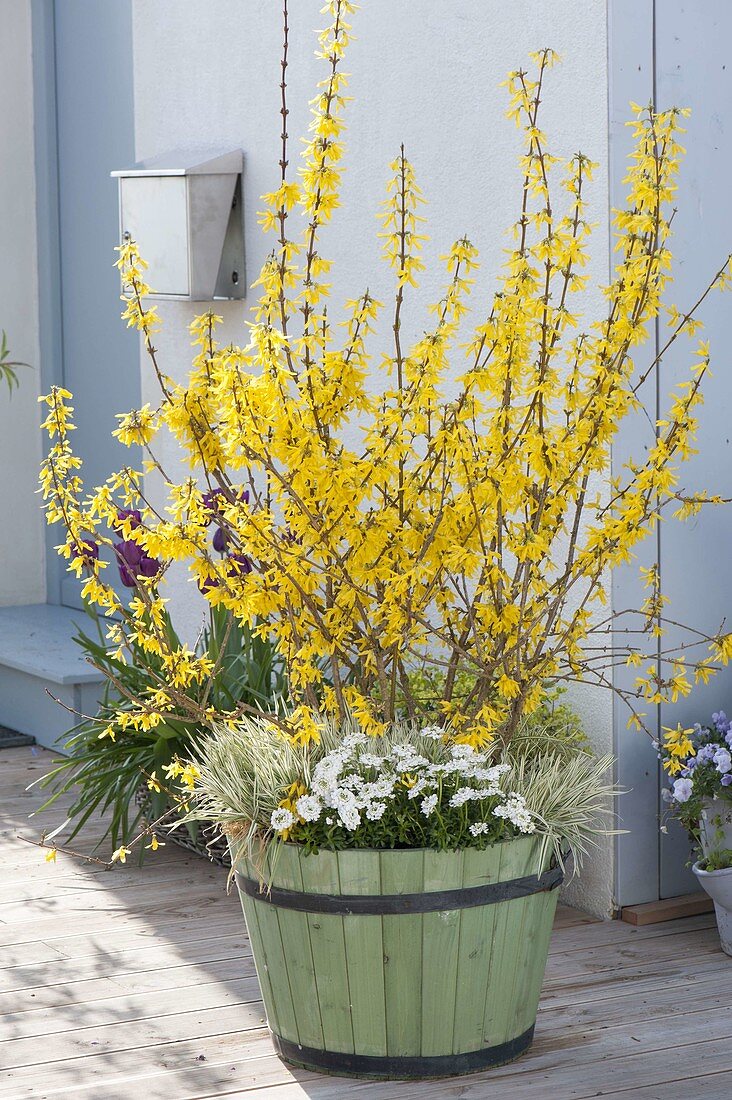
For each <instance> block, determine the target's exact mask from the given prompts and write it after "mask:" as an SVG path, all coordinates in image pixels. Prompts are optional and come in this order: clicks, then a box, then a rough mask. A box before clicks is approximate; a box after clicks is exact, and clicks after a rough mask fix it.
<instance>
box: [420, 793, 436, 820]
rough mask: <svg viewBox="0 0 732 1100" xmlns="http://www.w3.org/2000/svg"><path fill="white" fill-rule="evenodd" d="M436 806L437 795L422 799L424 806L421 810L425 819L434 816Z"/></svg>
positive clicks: (429, 795)
mask: <svg viewBox="0 0 732 1100" xmlns="http://www.w3.org/2000/svg"><path fill="white" fill-rule="evenodd" d="M436 806H437V795H436V794H428V795H427V797H426V798H423V799H422V805H421V806H420V810H421V811H422V813H423V814H424V816H425V817H429V816H430V814H432V813H433V812H434V810H435V807H436Z"/></svg>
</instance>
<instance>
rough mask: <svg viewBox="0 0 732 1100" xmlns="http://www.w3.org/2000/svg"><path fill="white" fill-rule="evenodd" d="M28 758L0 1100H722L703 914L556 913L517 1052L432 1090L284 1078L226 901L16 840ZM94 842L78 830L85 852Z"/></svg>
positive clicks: (2, 998)
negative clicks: (610, 917)
mask: <svg viewBox="0 0 732 1100" xmlns="http://www.w3.org/2000/svg"><path fill="white" fill-rule="evenodd" d="M48 760H49V755H48V754H47V753H45V752H43V751H42V750H37V749H36V750H31V749H9V750H5V751H3V752H1V753H0V1100H19V1098H21V1097H66V1098H69V1100H77V1098H78V1100H138V1098H140V1100H194V1098H196V1100H204V1098H208V1097H211V1098H212V1097H224V1096H226V1097H253V1096H254V1095H259V1096H261V1095H262V1093H264V1094H265V1095H266V1097H267V1100H294V1098H306V1097H307V1098H311V1100H341V1098H342V1097H345V1096H351V1095H353V1097H354V1098H357V1100H361V1098H362V1097H363V1100H418V1098H419V1100H423V1098H424V1100H443V1098H456V1100H457V1098H460V1100H506V1098H507V1100H548V1098H549V1100H580V1098H585V1097H596V1096H603V1097H605V1098H606V1100H607V1098H612V1100H620V1098H625V1100H729V1098H730V1097H731V1096H732V1084H730V1082H731V1081H732V1075H731V1074H730V1071H731V1070H732V1043H731V1042H730V1038H731V1037H732V1011H730V1004H731V1003H732V959H729V958H727V957H726V956H725V955H723V954H722V952H721V951H720V949H719V944H718V940H717V936H716V931H715V930H714V928H713V918H712V917H711V916H700V917H693V918H690V919H687V920H678V921H673V922H670V923H668V924H662V925H655V926H649V927H645V928H638V929H636V928H632V927H630V926H628V925H624V924H620V923H617V922H613V923H602V922H597V921H593V920H591V919H590V918H588V917H585V916H583V915H582V914H579V913H576V912H573V911H572V910H568V909H564V910H562V911H561V912H560V915H559V917H558V920H557V925H556V929H555V934H554V940H553V943H552V949H551V955H550V958H549V966H548V971H547V976H546V981H545V985H544V993H543V998H542V1006H541V1011H540V1013H539V1022H538V1025H537V1036H536V1040H535V1042H534V1046H533V1048H532V1050H531V1051H530V1052H529V1054H528V1055H526V1056H525V1057H524V1058H523V1059H522V1060H521V1061H519V1062H517V1063H515V1064H514V1065H511V1066H506V1067H503V1068H501V1069H498V1070H494V1071H493V1072H491V1073H489V1074H478V1075H476V1076H471V1077H463V1078H456V1079H453V1080H449V1081H439V1082H434V1083H430V1084H426V1083H419V1084H413V1085H411V1084H404V1083H394V1084H384V1083H366V1082H358V1081H349V1080H344V1079H342V1078H334V1077H321V1076H318V1075H315V1074H309V1073H300V1072H291V1071H290V1070H288V1069H287V1068H286V1067H285V1066H284V1065H283V1064H282V1063H281V1062H280V1061H279V1060H278V1059H277V1058H276V1057H275V1056H274V1054H273V1052H272V1047H271V1044H270V1041H269V1038H268V1034H267V1030H266V1027H265V1024H264V1017H263V1009H262V1005H261V1002H260V1001H259V993H258V987H257V980H256V976H255V973H254V967H253V965H252V960H251V954H250V951H249V946H248V943H247V939H246V935H245V932H244V927H243V920H242V917H241V913H240V909H239V903H238V901H237V899H236V898H235V897H233V896H227V894H226V891H225V876H224V874H223V872H221V871H219V870H217V869H216V868H212V867H211V866H209V865H207V864H206V863H205V862H204V861H202V860H200V859H197V858H196V857H189V856H187V855H186V854H185V853H184V852H182V851H181V850H180V849H176V848H174V847H173V846H171V845H168V846H166V848H165V849H164V851H162V852H159V853H158V854H157V857H155V862H153V861H152V860H151V861H150V862H149V863H148V864H147V865H146V866H145V867H144V868H143V869H140V868H138V867H137V866H130V865H129V864H128V865H127V866H125V867H119V868H118V869H116V870H115V871H114V872H106V871H100V870H98V869H94V868H92V867H90V866H88V865H84V864H81V863H79V862H77V861H73V860H71V859H68V858H64V857H59V859H58V863H57V864H56V865H55V866H54V865H50V866H49V865H48V864H46V863H45V862H44V859H43V854H42V853H41V852H40V851H39V850H37V849H34V848H31V847H29V846H26V845H24V844H22V843H20V842H19V841H18V840H17V839H16V835H17V834H18V833H19V832H21V833H24V834H25V835H33V833H34V830H35V831H36V833H37V831H38V826H37V825H36V824H35V822H31V823H30V824H29V823H28V822H27V815H28V813H29V812H30V811H31V810H32V809H33V808H34V806H35V805H37V804H39V802H40V801H41V799H40V797H39V795H38V794H37V793H34V792H30V793H26V792H25V789H24V788H25V787H26V785H27V784H28V783H29V782H31V781H32V780H34V779H36V778H37V777H38V776H39V775H40V774H42V772H43V771H44V770H46V768H47V766H48ZM92 842H93V837H92V836H88V837H87V838H86V840H85V847H86V849H87V850H88V849H89V847H90V845H91V843H92Z"/></svg>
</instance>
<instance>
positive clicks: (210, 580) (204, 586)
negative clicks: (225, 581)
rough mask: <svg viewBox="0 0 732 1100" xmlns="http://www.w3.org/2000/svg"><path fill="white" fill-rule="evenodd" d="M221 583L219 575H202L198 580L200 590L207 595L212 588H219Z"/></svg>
mask: <svg viewBox="0 0 732 1100" xmlns="http://www.w3.org/2000/svg"><path fill="white" fill-rule="evenodd" d="M220 584H221V581H220V580H219V578H218V577H201V579H200V580H199V582H198V591H199V592H201V593H202V594H203V595H204V596H205V595H206V593H207V592H209V591H210V590H211V589H212V588H218V587H219V585H220Z"/></svg>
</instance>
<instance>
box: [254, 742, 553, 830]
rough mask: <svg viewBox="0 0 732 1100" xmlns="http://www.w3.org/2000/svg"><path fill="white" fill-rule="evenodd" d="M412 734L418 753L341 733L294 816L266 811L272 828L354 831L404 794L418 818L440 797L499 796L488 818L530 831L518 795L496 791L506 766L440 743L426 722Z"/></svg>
mask: <svg viewBox="0 0 732 1100" xmlns="http://www.w3.org/2000/svg"><path fill="white" fill-rule="evenodd" d="M418 736H419V740H420V746H421V747H422V748H423V751H419V748H417V747H416V746H415V745H414V744H410V743H409V742H408V741H401V742H400V741H397V742H396V743H394V742H391V741H387V740H386V739H384V741H383V742H382V743H381V744H380V743H379V741H378V740H375V739H374V738H373V737H368V736H367V735H366V734H363V733H354V734H350V735H349V736H347V737H344V739H343V741H342V742H341V744H340V745H339V746H338V748H337V749H334V750H332V751H331V752H329V753H327V755H325V756H324V757H323V758H322V759H321V760H319V761H318V763H317V764H316V765H315V768H314V769H313V773H312V776H311V779H310V783H309V793H308V794H303V795H301V796H300V797H299V798H298V800H297V802H296V803H295V809H296V814H297V816H296V814H294V813H292V811H291V810H289V809H286V808H284V807H280V808H278V809H276V810H275V811H274V812H273V814H272V817H271V825H272V828H273V829H274V831H275V832H279V833H284V832H286V831H287V830H288V829H290V828H292V826H293V825H294V824H295V822H296V821H297V820H298V819H299V820H300V821H304V822H316V821H319V820H321V819H323V820H324V821H325V823H326V824H327V825H332V824H335V823H338V824H339V825H341V826H343V828H345V829H347V830H349V832H354V831H355V830H356V829H357V828H358V827H359V825H360V824H361V823H362V822H363V821H364V819H365V820H366V821H378V820H380V819H381V818H382V817H383V816H384V814H385V813H386V811H387V809H388V805H389V802H392V801H395V800H396V798H397V797H402V798H403V797H404V795H405V794H406V797H407V798H408V799H410V800H414V799H419V812H420V813H421V814H422V815H423V816H424V817H425V818H429V817H431V816H432V815H433V814H435V813H436V812H438V806H439V804H440V802H441V800H442V801H443V804H444V805H445V806H446V807H451V808H452V809H456V808H459V807H461V806H464V805H465V804H466V803H469V802H483V801H484V800H486V799H489V798H490V799H499V801H498V802H497V803H496V804H495V805H494V806H493V808H492V809H491V810H490V813H491V814H492V815H493V816H494V817H497V818H503V819H505V820H507V821H510V822H511V824H513V825H514V826H515V828H516V829H518V830H519V832H521V833H533V832H534V830H535V824H534V821H533V819H532V816H531V812H530V811H529V809H528V807H527V805H526V802H525V801H524V799H523V798H522V797H521V795H519V794H516V793H515V792H510V793H504V792H502V791H501V789H500V779H501V776H502V775H503V774H504V773H505V772H506V771H508V765H507V764H491V763H490V760H489V758H488V756H487V755H486V754H485V753H481V752H478V751H477V750H476V749H474V748H473V747H472V746H471V745H451V746H449V747H448V746H446V745H445V742H444V731H443V730H442V729H440V727H439V726H428V727H427V728H425V729H423V730H421V731H420V734H419V735H418ZM378 748H383V750H384V751H383V752H381V753H380V752H378V751H376V750H377V749H378ZM425 754H428V755H425ZM486 812H489V811H488V810H487V808H486ZM489 830H490V826H489V824H488V823H487V822H485V821H484V822H478V823H476V824H474V825H472V826H471V827H470V832H471V834H472V835H473V836H476V837H477V836H480V835H481V834H485V833H488V832H489Z"/></svg>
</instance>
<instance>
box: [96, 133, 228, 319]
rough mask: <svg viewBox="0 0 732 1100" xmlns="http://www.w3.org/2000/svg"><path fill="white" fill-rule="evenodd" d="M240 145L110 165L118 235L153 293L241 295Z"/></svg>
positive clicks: (203, 298)
mask: <svg viewBox="0 0 732 1100" xmlns="http://www.w3.org/2000/svg"><path fill="white" fill-rule="evenodd" d="M243 167H244V158H243V154H242V152H241V150H236V151H234V152H231V153H223V154H219V155H214V156H212V155H211V154H206V155H196V154H195V153H190V152H188V153H180V152H174V153H167V154H165V155H163V156H160V157H154V158H152V159H151V160H145V161H141V162H140V163H139V164H136V165H135V166H134V168H129V169H122V170H120V171H117V172H112V175H113V176H115V177H116V178H117V179H118V180H119V218H120V239H121V240H127V239H132V240H134V241H135V242H136V243H137V245H138V247H139V249H140V255H141V256H142V258H143V259H144V260H145V261H146V262H147V264H148V271H147V281H148V283H149V284H150V286H151V287H152V288H153V293H152V294H151V295H150V297H152V298H174V299H175V298H177V299H183V300H188V301H194V302H208V301H212V300H213V299H215V298H243V297H244V296H245V290H246V281H245V277H244V225H243V218H242V215H243V204H242V171H243Z"/></svg>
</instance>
